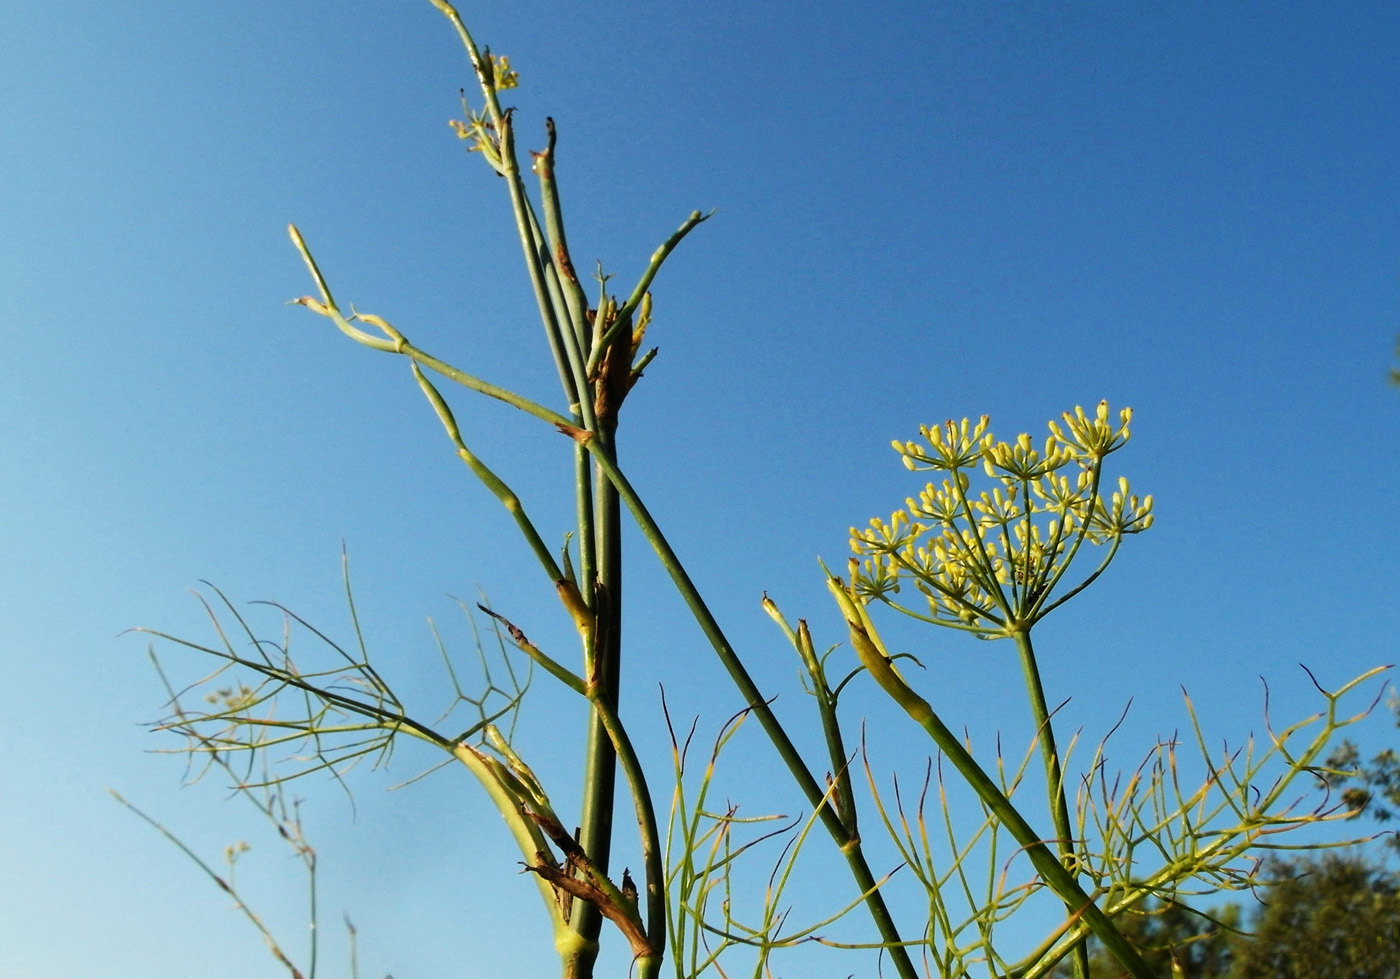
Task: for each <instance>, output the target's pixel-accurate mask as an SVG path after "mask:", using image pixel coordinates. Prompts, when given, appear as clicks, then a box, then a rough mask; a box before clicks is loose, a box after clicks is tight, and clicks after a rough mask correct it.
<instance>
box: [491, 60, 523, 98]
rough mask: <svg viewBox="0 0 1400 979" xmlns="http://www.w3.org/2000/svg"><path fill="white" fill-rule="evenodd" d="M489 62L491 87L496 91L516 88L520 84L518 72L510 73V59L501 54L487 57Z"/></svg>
mask: <svg viewBox="0 0 1400 979" xmlns="http://www.w3.org/2000/svg"><path fill="white" fill-rule="evenodd" d="M487 57H488V58H490V60H491V87H492V88H494V89H496V91H498V92H500V91H504V90H506V89H508V88H516V87H517V86H519V84H520V74H519V72H516V71H512V70H511V67H510V59H509V58H507V57H506V56H505V55H503V54H497V55H487Z"/></svg>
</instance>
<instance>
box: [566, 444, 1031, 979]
mask: <svg viewBox="0 0 1400 979" xmlns="http://www.w3.org/2000/svg"><path fill="white" fill-rule="evenodd" d="M575 438H578V439H580V441H582V442H583V443H584V445H585V446H587V448H588V450H589V452H591V453H592V454H593V458H594V460H595V461H596V462H597V464H598V468H599V469H600V470H601V471H602V473H603V474H604V475H606V476H607V479H608V481H609V482H610V483H611V484H612V485H613V486H614V487H616V488H617V493H618V495H619V496H620V497H621V500H622V502H623V503H625V504H626V506H627V509H628V512H630V513H631V514H632V518H633V519H634V520H635V521H636V522H637V526H638V527H639V528H640V530H641V532H642V535H643V536H644V537H646V539H647V542H648V543H649V544H651V546H652V549H653V550H654V551H655V552H656V555H657V557H658V558H659V559H660V561H661V565H662V567H663V568H665V569H666V573H667V574H668V575H670V577H671V580H672V582H674V583H675V586H676V590H677V591H678V592H679V593H680V595H681V598H682V599H683V600H684V601H685V603H686V606H687V607H688V608H689V609H690V612H691V614H692V615H693V616H694V617H695V620H696V622H697V623H698V624H699V626H700V631H701V632H703V633H704V635H705V638H706V639H707V640H709V642H710V645H711V647H713V649H714V651H715V654H716V655H717V656H718V657H719V660H720V663H721V664H723V666H724V668H725V671H726V672H727V673H728V674H729V677H730V679H731V680H732V681H733V682H734V685H735V687H737V688H738V690H739V694H740V696H741V697H743V698H744V702H745V704H746V705H747V706H748V707H749V709H750V710H752V711H753V713H754V715H755V716H756V717H757V718H758V722H759V724H760V725H761V726H762V727H763V730H764V733H766V734H767V735H768V738H769V740H770V741H772V743H773V746H774V748H776V749H777V752H778V756H779V757H780V758H781V759H782V760H783V764H785V765H786V766H787V768H788V771H789V772H791V773H792V777H793V780H794V781H796V782H797V787H798V789H799V790H800V791H801V792H802V794H803V795H804V796H805V797H806V799H807V802H808V804H809V805H811V806H812V807H813V809H814V810H817V811H819V812H820V817H821V821H822V825H823V826H824V827H826V830H827V832H828V833H829V834H830V835H831V838H832V840H833V842H835V843H836V846H837V848H838V849H839V850H840V851H841V854H842V856H844V857H845V858H846V863H847V865H848V866H849V868H850V871H851V875H852V877H854V878H855V882H856V886H857V887H858V888H859V889H860V893H862V894H865V895H867V896H866V899H865V903H866V907H867V909H868V910H869V912H870V916H871V918H872V920H873V921H874V922H875V927H876V928H877V929H878V931H879V932H880V937H881V939H882V940H883V941H884V943H885V944H886V946H887V948H888V951H889V955H890V958H891V959H892V960H893V962H894V965H895V970H896V971H897V972H898V973H899V975H900V979H918V976H919V973H918V971H917V970H916V969H915V968H914V963H913V961H912V960H911V959H910V958H909V952H908V950H907V949H906V948H905V945H904V940H903V939H902V938H901V937H900V935H899V930H898V928H897V927H896V926H895V923H894V919H893V918H892V917H891V915H890V912H889V908H888V907H887V906H886V905H885V899H884V897H883V895H882V894H881V893H880V889H879V884H878V882H877V881H876V879H875V875H874V874H873V873H871V871H870V865H869V864H868V863H867V862H866V859H865V853H864V851H863V850H862V848H861V845H860V838H859V837H857V836H854V835H853V834H851V833H850V832H849V831H848V830H847V829H846V827H845V825H844V824H843V823H842V822H841V819H840V817H838V816H837V815H836V812H835V811H834V810H833V809H832V807H831V806H828V805H826V804H825V802H824V798H825V796H826V792H825V790H824V789H823V788H822V787H821V786H820V785H819V784H818V783H817V780H816V779H815V778H814V777H813V776H812V773H811V771H810V770H808V768H807V765H806V763H805V762H804V761H803V760H802V756H801V754H800V753H799V752H798V750H797V747H796V746H795V745H794V744H793V743H792V739H791V738H789V737H788V734H787V731H785V730H784V729H783V726H782V724H781V723H779V721H778V719H777V717H776V716H775V715H774V714H773V711H772V709H771V708H769V706H768V702H767V699H766V698H765V697H764V696H763V694H762V693H761V692H760V691H759V689H758V686H757V684H755V683H754V682H753V678H752V677H750V676H749V672H748V670H747V669H745V668H744V664H743V662H742V661H741V660H740V659H739V657H738V655H737V654H736V653H735V652H734V649H733V647H732V646H730V644H729V640H728V639H727V638H726V637H725V635H724V631H723V630H722V629H721V628H720V626H719V623H718V622H717V621H715V618H714V615H713V614H711V612H710V610H709V607H708V606H707V605H706V604H705V600H704V599H703V598H702V597H701V596H700V592H699V590H698V589H697V588H696V587H695V584H694V582H692V581H691V580H690V575H689V574H688V573H687V572H686V570H685V567H684V565H682V564H681V562H680V559H679V558H677V557H676V553H675V551H673V550H672V549H671V545H670V543H669V542H667V540H666V537H665V535H664V534H663V533H662V532H661V528H660V526H658V525H657V523H656V520H655V519H654V518H653V517H652V515H651V513H650V512H649V511H648V510H647V508H646V505H645V504H643V503H642V500H641V498H640V497H639V496H638V495H637V492H636V490H634V489H633V488H632V484H631V483H630V482H628V480H627V477H626V476H624V475H623V473H622V471H621V470H620V469H618V468H617V464H616V463H615V462H614V461H613V459H612V458H611V456H610V455H609V454H607V453H606V452H605V451H603V450H602V447H600V446H598V445H596V444H595V443H596V442H597V439H596V438H594V437H592V435H591V434H590V433H587V432H581V433H578V434H576V435H575ZM1057 866H1058V864H1057Z"/></svg>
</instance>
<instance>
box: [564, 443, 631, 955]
mask: <svg viewBox="0 0 1400 979" xmlns="http://www.w3.org/2000/svg"><path fill="white" fill-rule="evenodd" d="M598 438H599V440H601V439H602V438H603V436H599V437H598ZM607 442H608V443H609V444H608V445H607V447H606V452H607V454H608V455H609V456H611V452H612V445H611V439H610V438H608V439H607ZM600 448H601V446H600ZM595 459H596V457H595ZM593 497H594V509H593V525H594V530H595V546H596V552H595V555H594V564H595V566H596V568H597V578H596V580H595V581H594V582H593V583H591V584H592V586H593V587H592V592H593V600H592V603H591V607H592V609H593V614H594V617H595V622H596V625H595V628H594V630H593V649H592V657H591V660H592V661H591V662H590V663H587V664H586V667H587V676H586V679H587V681H588V686H589V689H590V691H592V693H591V695H590V699H591V700H595V701H596V702H597V704H598V705H599V709H597V710H595V712H594V714H593V716H592V717H591V718H590V721H589V726H588V740H587V745H586V747H585V752H586V762H585V770H584V782H583V812H582V815H581V817H580V820H581V823H580V826H581V828H580V832H579V843H580V845H582V847H583V849H584V852H585V853H587V854H588V856H589V859H591V860H592V861H593V864H594V866H595V867H597V868H598V870H599V872H600V873H604V874H606V873H607V872H608V858H609V856H610V855H611V851H612V827H613V809H614V805H615V793H616V781H617V753H616V751H615V750H614V748H613V744H612V740H611V738H609V736H608V731H607V724H606V722H605V719H604V713H605V712H612V713H614V714H615V713H616V711H617V706H618V678H619V670H620V667H621V650H622V614H621V613H622V521H621V519H620V510H619V507H618V496H617V490H616V489H614V488H613V486H612V484H611V483H609V482H608V481H607V480H606V479H604V478H599V479H596V480H594V483H593ZM589 584H590V583H585V585H584V587H585V588H587V587H588V585H589ZM575 907H576V909H577V910H576V912H575V914H574V917H573V920H571V921H570V925H571V926H572V927H573V929H574V930H575V931H576V932H578V934H579V935H580V936H581V937H582V938H583V939H584V940H585V942H587V943H588V945H586V946H585V948H586V947H589V946H591V945H592V944H593V943H596V941H597V938H598V933H599V929H600V928H601V926H602V918H601V916H600V915H599V914H598V912H597V909H595V908H593V907H592V905H589V904H584V903H580V904H577V905H575Z"/></svg>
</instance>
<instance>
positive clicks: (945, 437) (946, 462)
mask: <svg viewBox="0 0 1400 979" xmlns="http://www.w3.org/2000/svg"><path fill="white" fill-rule="evenodd" d="M990 421H991V419H990V418H989V417H988V416H987V415H983V416H982V417H981V419H980V420H979V421H978V423H977V424H976V425H973V424H972V422H971V421H970V420H969V419H967V418H964V419H963V420H962V421H961V422H955V421H953V420H952V419H949V420H948V421H946V422H944V423H943V424H942V425H935V426H932V427H930V426H928V425H925V426H923V427H922V428H920V429H919V434H920V435H922V436H923V438H924V442H925V443H926V445H924V446H921V445H919V444H918V443H917V442H895V443H894V449H895V451H896V452H898V453H900V454H901V455H902V456H903V457H904V465H905V467H906V468H908V469H913V470H926V469H946V470H953V471H956V470H958V469H966V468H967V467H968V466H970V465H972V464H973V463H974V462H976V461H977V459H978V458H979V457H980V456H981V455H982V448H983V442H984V437H985V435H986V432H987V425H988V423H989V422H990Z"/></svg>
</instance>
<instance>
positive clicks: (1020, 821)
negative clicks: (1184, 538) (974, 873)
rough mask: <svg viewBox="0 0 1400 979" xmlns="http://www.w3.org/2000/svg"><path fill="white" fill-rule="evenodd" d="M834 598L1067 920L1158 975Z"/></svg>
mask: <svg viewBox="0 0 1400 979" xmlns="http://www.w3.org/2000/svg"><path fill="white" fill-rule="evenodd" d="M828 584H829V586H830V587H831V591H832V594H833V596H835V597H836V599H837V602H838V603H839V604H840V605H841V607H842V611H843V612H844V614H845V615H846V621H847V625H849V626H850V631H851V641H852V645H853V646H854V647H855V649H856V653H857V655H858V656H859V658H860V661H861V663H862V665H864V666H865V668H866V669H867V670H868V671H869V672H870V675H871V677H873V678H874V680H875V682H876V683H878V684H879V685H880V686H881V687H882V688H883V689H884V690H885V692H886V693H888V694H889V695H890V697H891V699H893V700H894V701H895V703H897V704H899V706H900V707H902V708H903V709H904V711H905V713H907V714H908V715H909V716H910V718H911V719H912V720H914V721H915V723H917V724H918V725H919V726H920V727H922V728H923V729H924V730H925V731H926V732H927V733H928V735H929V737H931V738H932V739H933V741H934V743H935V744H936V745H938V747H939V749H940V750H941V751H942V752H943V753H944V754H945V755H946V756H947V757H948V759H949V760H950V761H951V762H952V763H953V767H954V768H956V769H957V770H958V773H959V774H960V775H962V777H963V780H964V781H965V782H967V784H968V785H969V786H970V787H971V788H972V790H973V791H974V792H976V793H977V795H978V797H979V798H981V800H982V802H983V804H985V805H986V807H987V808H988V809H989V810H990V811H991V812H992V813H993V814H994V815H995V816H996V817H997V819H998V820H999V821H1000V822H1001V824H1002V825H1003V826H1005V827H1006V828H1007V830H1008V831H1009V832H1010V833H1011V835H1012V837H1014V838H1015V840H1016V842H1017V843H1019V844H1021V846H1022V848H1023V849H1024V850H1025V853H1026V856H1027V857H1028V858H1029V859H1030V861H1031V865H1032V866H1034V867H1035V869H1036V870H1037V871H1038V872H1039V873H1040V876H1041V877H1042V878H1044V880H1045V882H1046V884H1048V885H1049V887H1050V889H1051V890H1052V891H1054V892H1055V894H1056V895H1057V896H1059V898H1060V899H1061V900H1063V901H1064V902H1065V904H1066V905H1067V906H1068V907H1069V909H1070V916H1071V919H1072V920H1074V919H1081V920H1083V921H1084V923H1085V924H1086V925H1088V927H1089V929H1090V930H1091V931H1092V932H1093V933H1094V935H1095V936H1096V937H1097V938H1098V939H1099V941H1101V942H1102V943H1103V945H1104V947H1105V948H1106V949H1108V951H1109V952H1110V954H1112V955H1113V957H1114V958H1116V959H1117V960H1118V961H1119V962H1120V963H1121V964H1122V965H1123V967H1124V968H1125V969H1127V970H1128V972H1129V973H1130V974H1131V975H1132V976H1133V977H1134V979H1156V977H1155V976H1154V975H1153V974H1152V970H1151V969H1150V968H1149V967H1148V965H1147V963H1145V962H1144V961H1143V960H1142V957H1141V956H1140V955H1139V954H1138V952H1137V950H1136V949H1135V948H1133V946H1132V944H1131V943H1130V942H1128V940H1127V939H1125V938H1124V937H1123V935H1122V934H1121V933H1120V932H1119V931H1118V929H1117V928H1115V927H1114V926H1113V922H1111V921H1110V920H1109V919H1108V917H1107V916H1106V915H1105V914H1104V912H1103V911H1102V910H1101V909H1100V908H1099V907H1098V905H1096V904H1095V903H1094V900H1093V898H1091V897H1090V896H1089V895H1088V894H1086V893H1085V892H1084V889H1083V888H1082V887H1081V886H1080V884H1079V881H1078V880H1076V879H1075V877H1074V876H1073V875H1071V874H1070V872H1069V871H1068V870H1066V869H1065V867H1064V865H1063V864H1062V863H1061V862H1060V860H1059V858H1058V857H1057V856H1056V855H1055V854H1054V853H1053V852H1052V851H1051V850H1050V848H1049V847H1047V846H1046V845H1045V842H1044V840H1043V839H1042V838H1041V836H1040V834H1038V833H1037V832H1036V831H1035V830H1034V829H1033V828H1032V827H1031V825H1030V823H1028V822H1026V819H1025V817H1024V816H1022V815H1021V812H1020V810H1018V809H1017V808H1016V806H1015V805H1014V804H1013V803H1012V802H1011V800H1010V799H1008V798H1007V797H1006V795H1005V793H1003V792H1002V791H1001V788H1000V787H999V786H998V785H997V784H996V782H994V781H992V779H991V777H990V776H989V775H988V774H987V773H986V772H985V771H984V770H983V769H982V766H981V765H979V764H978V763H977V760H976V759H975V758H973V757H972V755H971V753H970V752H969V751H968V750H967V749H966V748H965V747H963V744H962V742H961V741H959V740H958V738H957V736H956V735H954V734H953V732H952V731H950V730H948V728H947V726H946V725H944V723H943V721H942V719H941V718H939V716H938V714H937V713H935V711H934V709H933V707H932V705H930V704H929V702H928V701H927V700H924V698H922V697H920V696H919V695H918V694H917V693H915V692H914V691H913V689H912V688H910V687H909V685H908V684H906V683H905V682H904V680H903V679H902V678H901V677H900V676H899V674H898V673H896V672H895V669H894V666H893V663H892V662H891V660H890V658H889V656H888V655H887V654H886V653H885V652H884V650H883V649H881V648H880V647H879V646H878V645H877V640H876V639H875V638H874V633H873V630H872V629H871V627H870V626H869V624H868V623H869V620H868V617H867V616H866V615H865V612H864V609H862V608H860V606H859V605H858V604H857V603H856V601H855V599H854V598H852V597H851V596H850V595H848V594H847V592H846V586H845V584H844V582H841V581H840V579H837V578H832V579H830V581H829V582H828Z"/></svg>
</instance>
